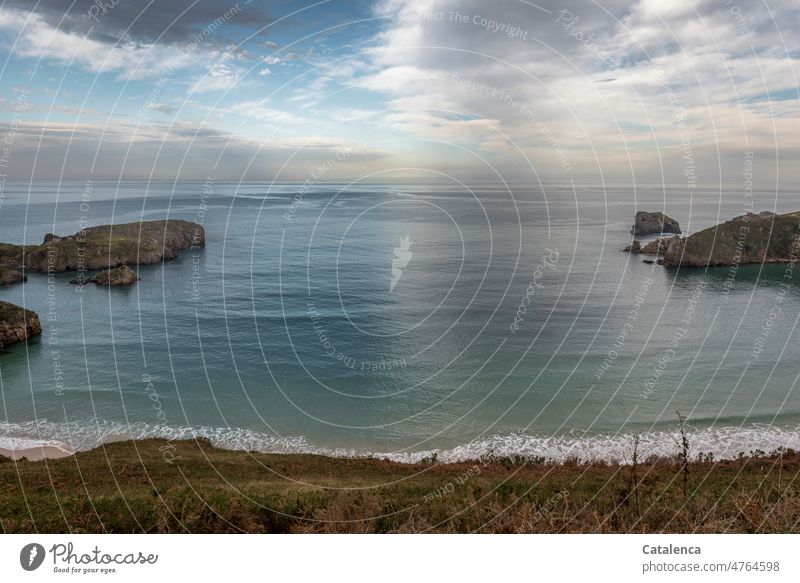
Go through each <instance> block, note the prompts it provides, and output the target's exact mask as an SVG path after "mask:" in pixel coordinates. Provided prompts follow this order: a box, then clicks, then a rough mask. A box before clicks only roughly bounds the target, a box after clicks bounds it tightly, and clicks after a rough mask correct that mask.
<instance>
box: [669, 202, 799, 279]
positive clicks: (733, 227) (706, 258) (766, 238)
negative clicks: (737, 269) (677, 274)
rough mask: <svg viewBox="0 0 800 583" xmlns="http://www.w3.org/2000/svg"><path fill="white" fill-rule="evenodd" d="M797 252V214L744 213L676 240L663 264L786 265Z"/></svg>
mask: <svg viewBox="0 0 800 583" xmlns="http://www.w3.org/2000/svg"><path fill="white" fill-rule="evenodd" d="M798 253H800V212H794V213H787V214H784V215H776V214H775V213H771V212H769V211H765V212H762V213H758V214H754V213H747V214H746V215H742V216H740V217H736V218H734V219H732V220H730V221H727V222H725V223H722V224H720V225H717V226H716V227H711V228H708V229H705V230H703V231H699V232H697V233H694V234H693V235H690V236H688V237H684V238H681V237H675V238H674V239H672V241H671V242H670V244H669V247H668V248H667V250H666V252H665V253H664V265H670V266H690V267H706V266H708V265H739V264H743V263H785V262H787V261H794V260H796V259H797V255H798Z"/></svg>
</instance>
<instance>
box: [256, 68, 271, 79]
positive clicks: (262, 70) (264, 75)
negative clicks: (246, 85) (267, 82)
mask: <svg viewBox="0 0 800 583" xmlns="http://www.w3.org/2000/svg"><path fill="white" fill-rule="evenodd" d="M258 74H259V75H261V76H262V77H266V76H268V75H272V71H270V70H269V69H267V68H266V67H264V68H263V69H261V70H260V71H259V72H258Z"/></svg>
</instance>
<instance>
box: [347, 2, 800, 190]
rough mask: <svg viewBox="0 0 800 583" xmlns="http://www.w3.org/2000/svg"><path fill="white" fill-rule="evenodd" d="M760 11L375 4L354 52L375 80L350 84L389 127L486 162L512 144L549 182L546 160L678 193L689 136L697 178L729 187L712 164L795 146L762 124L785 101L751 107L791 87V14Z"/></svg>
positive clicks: (796, 121) (799, 44)
mask: <svg viewBox="0 0 800 583" xmlns="http://www.w3.org/2000/svg"><path fill="white" fill-rule="evenodd" d="M765 8H766V7H759V8H758V9H756V8H755V7H754V6H753V7H750V6H749V5H746V4H745V3H740V5H739V6H736V10H733V9H732V8H731V6H730V5H729V4H728V3H724V2H714V1H712V0H695V1H693V2H688V1H686V0H671V1H665V0H639V1H637V2H633V3H630V2H621V1H617V0H613V1H611V2H604V3H603V6H602V8H601V7H600V6H599V5H597V4H596V3H594V2H591V1H589V0H580V1H575V2H572V3H570V4H569V9H568V10H567V9H565V5H564V4H563V3H560V2H555V1H549V0H547V1H544V2H537V3H536V4H532V3H527V2H513V1H512V2H497V3H492V4H491V5H488V4H487V3H486V2H485V1H482V0H458V1H455V0H427V1H425V2H417V1H411V0H389V1H386V2H383V3H381V4H380V5H379V8H378V9H377V11H378V15H380V16H383V17H384V18H387V20H388V23H389V24H388V25H387V26H386V28H385V29H384V30H383V31H382V32H381V33H380V35H379V37H378V38H379V42H377V43H376V44H375V46H374V47H372V48H371V49H370V50H369V57H370V65H371V67H372V68H374V69H377V71H375V72H371V73H369V74H367V75H363V76H360V77H356V78H355V79H354V81H353V84H354V85H357V86H360V87H363V88H366V89H369V90H372V91H374V92H376V93H377V94H380V95H384V96H386V98H387V102H386V104H387V107H389V108H390V109H391V110H392V111H391V113H390V114H389V115H387V121H388V122H389V124H390V125H391V127H392V128H393V129H396V130H398V131H402V132H404V133H406V134H407V135H409V136H424V137H427V136H430V137H435V136H439V137H441V138H445V139H449V140H451V141H453V142H455V143H470V142H472V143H475V144H477V146H478V147H479V148H481V149H482V150H483V151H485V152H489V154H491V152H492V151H493V150H494V151H495V152H504V151H506V150H507V149H508V148H509V147H511V148H512V149H514V148H517V147H519V148H521V149H522V151H523V152H524V153H525V154H527V155H528V156H529V157H530V159H532V160H534V161H535V162H536V165H537V167H539V168H540V169H543V171H545V172H551V173H552V174H553V176H554V177H555V178H560V179H563V178H564V176H563V173H561V172H560V166H559V164H558V158H559V155H560V154H559V153H561V154H563V155H564V156H567V157H569V159H570V162H571V165H572V167H573V168H575V169H576V170H575V172H576V173H580V172H582V173H583V174H584V177H593V178H590V179H592V180H598V181H599V180H600V179H605V178H607V177H608V176H609V175H613V176H616V177H618V178H622V179H630V178H631V176H632V173H633V174H634V175H639V176H640V179H645V180H648V181H660V180H661V179H662V178H665V179H666V180H667V181H669V182H677V183H680V182H684V183H685V182H686V179H685V176H684V175H683V171H684V162H683V160H682V158H681V144H682V142H684V141H687V140H688V141H689V142H690V143H691V144H692V147H693V149H694V150H695V151H696V152H697V153H698V159H701V158H702V160H703V161H704V163H706V166H704V167H703V168H701V169H700V171H702V173H703V179H704V180H708V181H709V182H713V181H715V180H718V179H725V180H731V179H733V180H736V176H735V175H734V176H725V175H723V176H720V171H719V168H720V166H722V167H728V168H732V167H737V166H736V165H737V164H740V162H741V158H742V152H743V150H744V149H751V150H759V151H763V152H769V151H770V149H771V150H773V151H774V150H775V149H776V148H777V149H778V150H779V151H784V152H785V151H787V150H790V149H791V148H796V147H797V145H798V138H797V137H796V136H797V135H798V134H800V118H798V117H797V116H791V115H789V116H788V117H782V119H781V124H780V126H778V125H776V124H775V123H774V119H775V117H776V116H777V115H786V114H785V111H786V109H789V110H791V109H792V107H793V106H794V105H796V101H795V102H794V103H791V102H790V105H788V106H786V105H784V106H778V107H776V105H775V103H774V102H773V103H771V104H770V105H769V106H768V107H764V106H762V105H763V104H762V105H759V101H758V100H759V99H762V100H763V99H764V95H765V94H767V93H768V92H769V93H772V94H785V93H786V92H791V91H792V90H794V91H795V92H796V90H797V86H798V81H797V75H796V70H797V65H798V61H797V58H798V54H800V39H798V37H797V35H795V34H793V33H792V31H794V30H797V29H798V26H800V22H798V18H800V16H799V15H800V11H798V10H797V9H796V5H794V6H793V5H792V3H791V2H786V1H783V0H781V1H776V2H770V3H769V6H768V9H765ZM512 33H513V34H512ZM759 95H760V96H761V98H759V97H758V96H759ZM790 118H791V119H790ZM503 144H505V147H504V146H503ZM556 145H557V147H556ZM701 151H702V152H703V155H702V156H700V154H699V152H701ZM715 155H717V156H719V157H721V158H725V159H724V160H720V159H714V157H713V156H715ZM504 156H505V154H500V155H499V158H500V159H499V163H502V162H503V159H502V158H503V157H504ZM766 156H768V157H769V158H770V159H773V163H774V157H775V156H774V155H772V156H769V155H768V154H766ZM515 164H516V165H517V168H519V167H520V165H519V163H518V162H515ZM523 167H524V166H523ZM661 168H664V172H665V175H666V176H665V177H662V176H661ZM553 169H555V172H554V173H553V172H552V171H553ZM786 171H787V172H785V173H784V176H791V177H792V179H794V180H798V179H800V173H798V171H797V170H796V169H795V168H794V167H792V165H791V164H788V163H787V168H786ZM601 173H602V174H601Z"/></svg>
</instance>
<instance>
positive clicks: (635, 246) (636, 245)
mask: <svg viewBox="0 0 800 583" xmlns="http://www.w3.org/2000/svg"><path fill="white" fill-rule="evenodd" d="M623 251H625V252H626V253H641V252H642V244H641V243H640V242H639V240H638V239H634V240H633V243H631V244H630V245H628V246H627V247H625V249H623Z"/></svg>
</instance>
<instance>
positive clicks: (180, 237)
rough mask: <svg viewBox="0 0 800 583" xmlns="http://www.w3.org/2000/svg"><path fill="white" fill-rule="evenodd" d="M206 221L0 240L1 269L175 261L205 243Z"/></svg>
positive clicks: (153, 223)
mask: <svg viewBox="0 0 800 583" xmlns="http://www.w3.org/2000/svg"><path fill="white" fill-rule="evenodd" d="M205 242H206V234H205V230H204V229H203V227H202V226H201V225H198V224H196V223H191V222H188V221H179V220H175V219H171V220H166V221H142V222H138V223H126V224H123V225H103V226H100V227H91V228H88V229H85V230H83V231H81V232H80V233H76V234H74V235H69V236H66V237H59V236H57V235H53V234H47V235H45V238H44V241H43V242H42V244H41V245H11V244H8V243H2V244H0V267H1V268H4V269H6V270H13V271H18V270H21V269H27V270H29V271H39V272H48V271H55V272H61V271H72V270H81V271H83V270H85V271H97V270H102V269H110V268H114V267H119V266H121V265H146V264H150V263H159V262H161V261H164V260H166V259H173V258H174V257H175V256H176V255H177V253H178V251H181V250H183V249H188V248H190V247H204V246H205Z"/></svg>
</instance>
